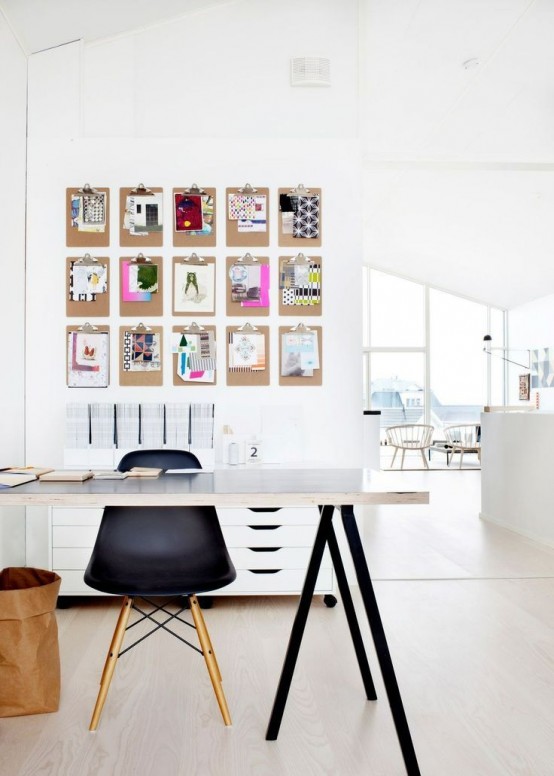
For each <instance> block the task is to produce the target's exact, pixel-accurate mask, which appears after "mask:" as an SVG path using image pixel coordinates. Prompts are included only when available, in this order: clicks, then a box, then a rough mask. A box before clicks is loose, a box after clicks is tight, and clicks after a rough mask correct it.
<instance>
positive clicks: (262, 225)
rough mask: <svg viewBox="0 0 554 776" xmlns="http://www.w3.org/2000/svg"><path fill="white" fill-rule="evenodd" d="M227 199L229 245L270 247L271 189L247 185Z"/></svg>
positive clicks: (233, 191) (233, 190)
mask: <svg viewBox="0 0 554 776" xmlns="http://www.w3.org/2000/svg"><path fill="white" fill-rule="evenodd" d="M226 197H227V201H226V207H227V245H236V246H238V245H242V246H254V245H259V246H267V245H269V205H268V203H269V189H267V188H255V187H253V186H251V185H250V184H249V183H247V184H245V185H244V186H242V187H240V188H235V189H233V188H228V189H227V190H226Z"/></svg>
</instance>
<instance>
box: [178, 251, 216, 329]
mask: <svg viewBox="0 0 554 776" xmlns="http://www.w3.org/2000/svg"><path fill="white" fill-rule="evenodd" d="M207 266H213V289H212V292H213V293H212V296H213V305H212V306H211V309H210V310H206V309H204V308H205V306H204V305H202V303H200V304H198V305H195V304H194V302H191V304H190V309H186V310H183V309H177V308H178V307H179V306H180V305H179V304H178V298H177V293H178V289H177V283H181V282H182V281H183V282H184V283H185V289H186V287H187V275H188V272H189V271H190V272H194V271H195V267H207ZM189 268H190V269H189ZM178 275H184V277H179V278H178ZM172 277H173V282H172V285H171V299H172V302H171V306H172V312H173V315H187V316H189V317H190V316H194V317H195V318H197V317H198V316H203V317H205V316H207V315H215V300H216V286H217V284H216V277H215V256H198V255H197V254H196V253H192V254H191V255H190V256H174V258H173V271H172ZM191 282H194V281H191ZM197 290H198V289H197ZM193 306H194V307H196V308H198V309H193ZM187 307H189V305H187Z"/></svg>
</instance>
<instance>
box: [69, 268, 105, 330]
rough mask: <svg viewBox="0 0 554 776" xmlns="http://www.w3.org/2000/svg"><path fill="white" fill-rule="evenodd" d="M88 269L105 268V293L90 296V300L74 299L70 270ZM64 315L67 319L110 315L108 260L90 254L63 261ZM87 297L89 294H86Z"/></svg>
mask: <svg viewBox="0 0 554 776" xmlns="http://www.w3.org/2000/svg"><path fill="white" fill-rule="evenodd" d="M75 265H78V266H83V267H90V268H91V270H92V271H94V267H95V266H96V267H101V266H104V267H106V278H107V288H106V291H104V292H103V293H100V294H94V293H93V292H91V293H90V295H91V296H92V297H93V298H92V299H88V300H87V299H83V300H80V299H75V295H74V294H73V291H72V274H71V270H72V268H73V267H74V266H75ZM65 289H66V290H65V300H66V302H65V314H66V315H67V317H68V318H72V317H76V316H79V315H86V316H87V318H96V317H107V316H108V315H109V314H110V260H109V259H108V258H104V257H103V258H95V257H93V256H91V255H90V253H85V255H84V256H81V257H80V258H79V257H75V258H68V259H66V261H65ZM87 296H89V294H87Z"/></svg>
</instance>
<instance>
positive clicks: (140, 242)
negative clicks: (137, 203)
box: [119, 183, 167, 248]
mask: <svg viewBox="0 0 554 776" xmlns="http://www.w3.org/2000/svg"><path fill="white" fill-rule="evenodd" d="M162 192H163V189H162V188H161V187H160V186H153V187H152V188H151V189H148V188H146V186H145V185H144V184H143V183H139V185H138V186H135V187H134V188H121V189H119V244H120V245H122V246H123V247H124V248H145V247H151V248H161V246H162V245H163V227H162V229H161V231H150V232H148V234H144V235H138V234H137V235H133V234H131V233H130V232H129V229H124V228H123V219H124V218H125V203H126V201H127V197H128V196H132V195H133V194H137V195H138V196H141V197H142V196H148V195H152V194H162ZM162 207H163V205H162ZM163 210H165V208H163ZM166 215H167V214H166V213H163V215H162V218H163V219H164V221H165V219H166Z"/></svg>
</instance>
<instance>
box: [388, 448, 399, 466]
mask: <svg viewBox="0 0 554 776" xmlns="http://www.w3.org/2000/svg"><path fill="white" fill-rule="evenodd" d="M397 452H398V448H397V447H395V448H394V455H393V456H392V461H391V462H390V468H391V469H392V467H393V466H394V459H395V458H396V453H397Z"/></svg>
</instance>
